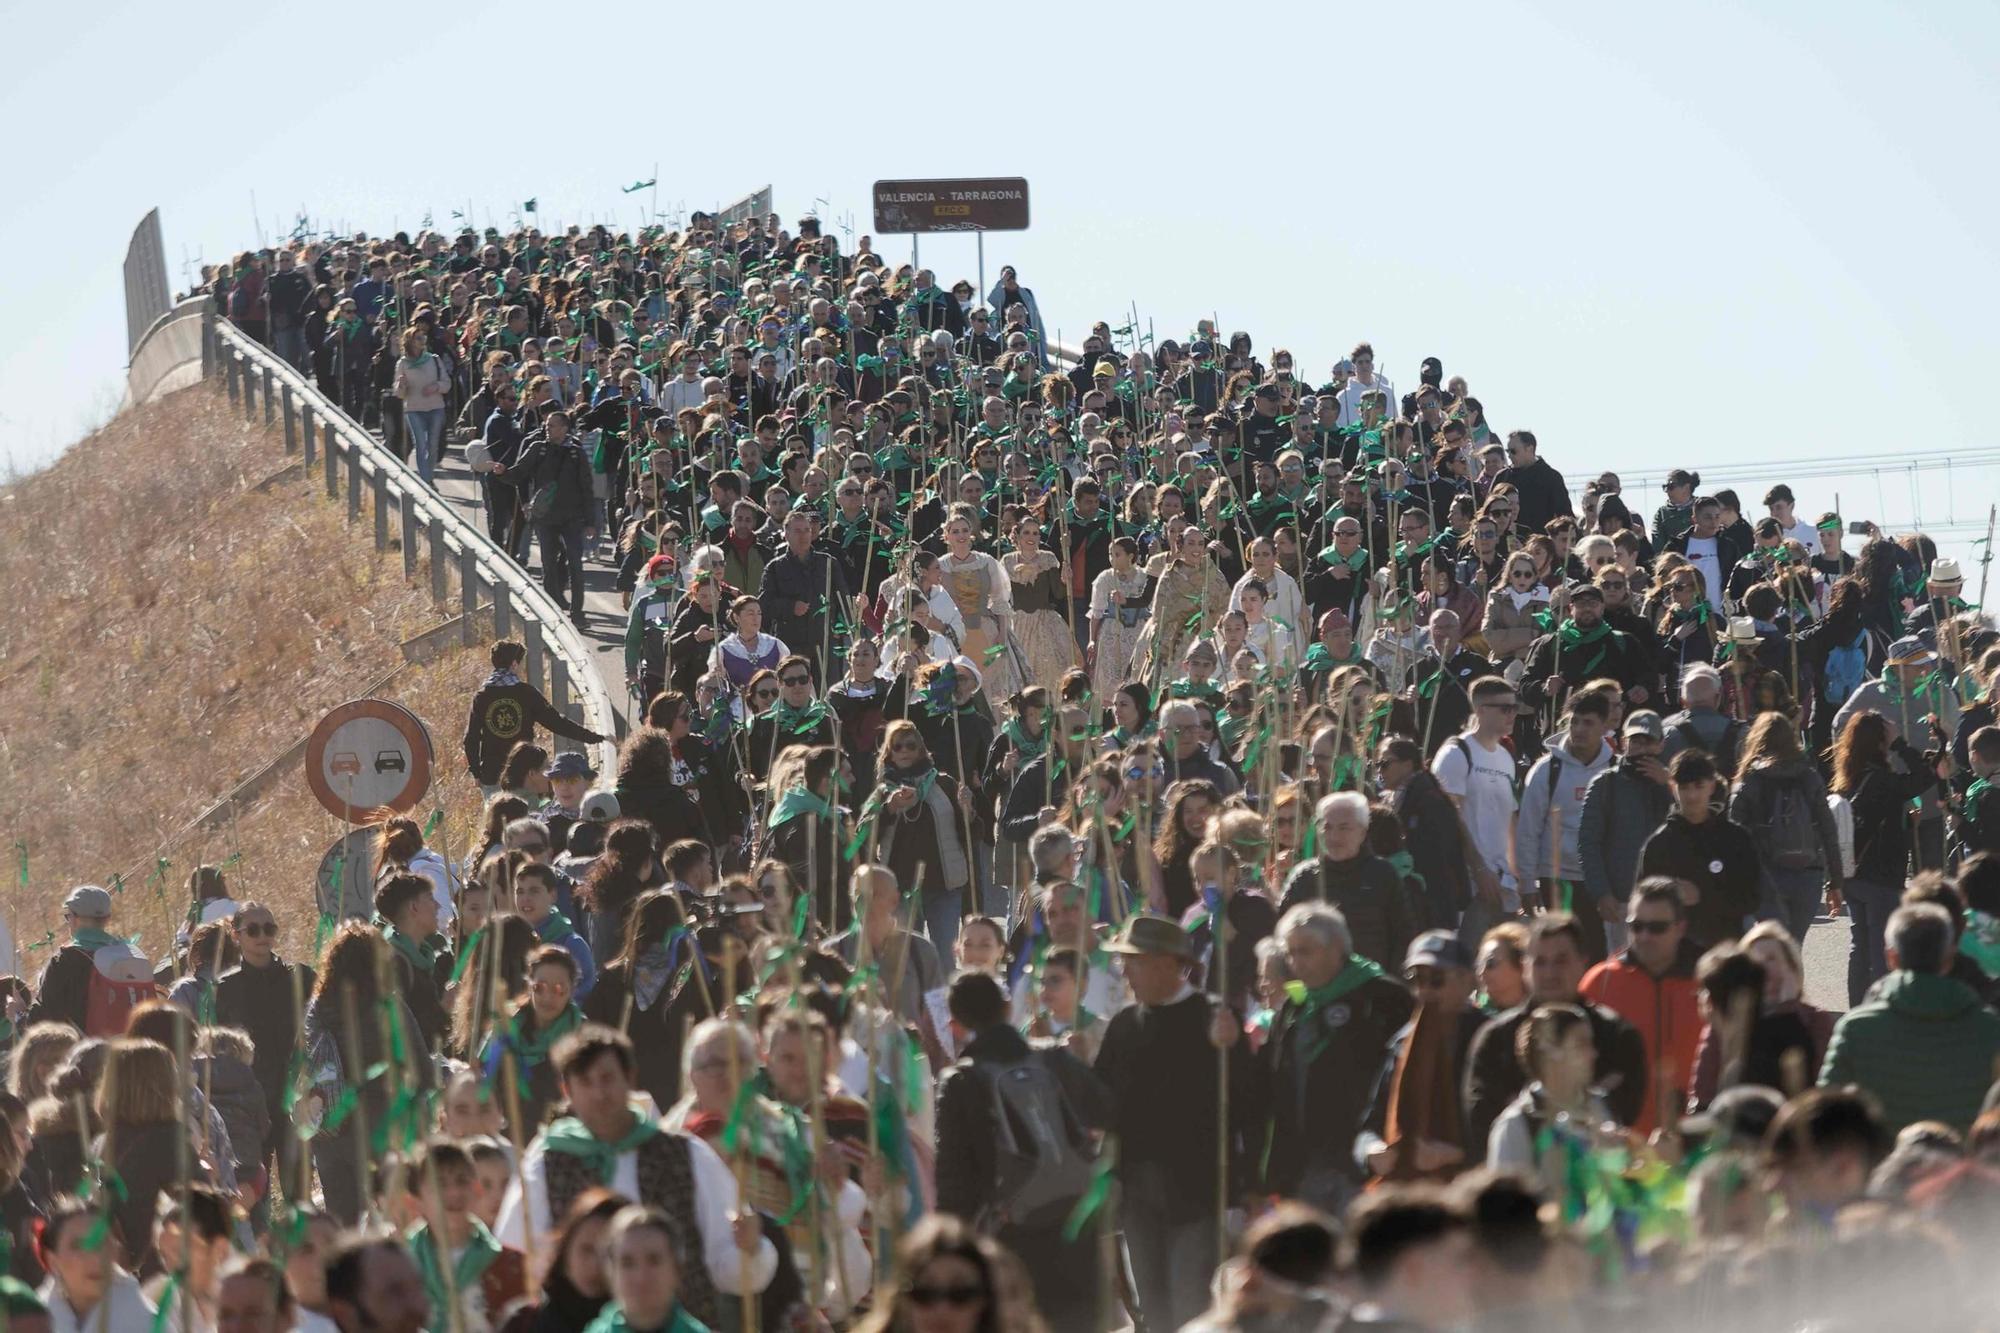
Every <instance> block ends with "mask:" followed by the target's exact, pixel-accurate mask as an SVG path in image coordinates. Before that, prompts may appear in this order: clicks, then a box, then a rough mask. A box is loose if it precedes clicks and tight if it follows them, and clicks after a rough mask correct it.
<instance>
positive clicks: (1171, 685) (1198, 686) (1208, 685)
mask: <svg viewBox="0 0 2000 1333" xmlns="http://www.w3.org/2000/svg"><path fill="white" fill-rule="evenodd" d="M1167 697H1168V698H1169V699H1203V700H1206V701H1207V702H1208V703H1209V705H1210V706H1212V707H1215V708H1220V707H1221V706H1222V687H1221V686H1220V685H1217V684H1216V683H1215V682H1214V681H1212V680H1196V679H1194V678H1193V677H1192V676H1176V677H1175V678H1174V679H1173V680H1170V681H1168V682H1167Z"/></svg>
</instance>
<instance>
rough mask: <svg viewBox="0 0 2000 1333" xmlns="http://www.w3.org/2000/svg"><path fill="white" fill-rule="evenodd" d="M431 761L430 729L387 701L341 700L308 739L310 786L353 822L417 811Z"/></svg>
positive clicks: (428, 782) (428, 781) (427, 784)
mask: <svg viewBox="0 0 2000 1333" xmlns="http://www.w3.org/2000/svg"><path fill="white" fill-rule="evenodd" d="M431 763H432V753H431V736H430V732H429V731H427V730H425V728H424V724H423V723H422V722H421V721H419V720H418V718H417V715H416V714H415V713H412V712H411V711H410V710H409V709H407V708H405V707H403V706H402V705H401V704H394V703H390V702H389V701H388V700H387V699H354V700H350V701H349V702H347V703H344V704H341V705H340V706H339V707H337V708H335V709H333V710H332V711H331V712H329V713H328V714H327V715H326V716H325V717H323V718H321V719H320V720H319V725H318V726H316V727H314V728H313V732H312V735H311V736H309V737H308V738H307V739H306V760H305V764H306V785H307V786H308V787H310V788H311V789H312V794H313V796H314V798H315V799H317V800H318V801H319V803H320V804H321V805H323V806H325V807H326V808H327V809H328V810H330V811H332V812H333V813H334V814H336V815H338V816H340V818H342V819H344V820H346V821H347V822H348V823H350V824H372V823H375V822H377V821H379V820H380V819H382V818H383V817H384V816H385V812H393V813H395V814H402V813H404V812H406V811H409V810H412V809H415V808H416V804H417V802H418V801H421V800H423V798H424V793H425V792H427V791H429V790H430V785H431Z"/></svg>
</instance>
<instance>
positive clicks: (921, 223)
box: [875, 176, 1028, 295]
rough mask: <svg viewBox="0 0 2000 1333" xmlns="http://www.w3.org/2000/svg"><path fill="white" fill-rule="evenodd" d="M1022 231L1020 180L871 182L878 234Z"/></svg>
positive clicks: (1024, 188)
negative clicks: (873, 190) (873, 187)
mask: <svg viewBox="0 0 2000 1333" xmlns="http://www.w3.org/2000/svg"><path fill="white" fill-rule="evenodd" d="M1027 229H1028V182H1027V181H1026V180H1024V179H1023V178H1021V177H1019V176H976V177H964V178H960V179H955V180H922V181H876V182H875V230H876V231H878V232H883V233H886V234H890V235H900V234H903V233H906V232H907V233H909V234H910V235H912V236H915V235H918V234H920V233H923V232H933V231H1026V230H1027ZM981 295H984V293H981Z"/></svg>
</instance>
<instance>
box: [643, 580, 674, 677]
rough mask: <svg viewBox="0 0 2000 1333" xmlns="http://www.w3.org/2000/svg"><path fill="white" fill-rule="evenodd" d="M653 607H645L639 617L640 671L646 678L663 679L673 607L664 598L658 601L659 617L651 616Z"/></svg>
mask: <svg viewBox="0 0 2000 1333" xmlns="http://www.w3.org/2000/svg"><path fill="white" fill-rule="evenodd" d="M654 609H655V608H654V607H652V606H647V607H645V608H644V609H643V610H642V611H641V612H640V615H641V616H642V617H643V619H642V620H641V622H640V645H641V653H640V663H641V666H640V669H641V670H642V671H644V672H645V673H646V674H647V675H648V676H659V677H664V676H665V675H666V674H667V639H668V637H669V635H670V633H671V631H672V629H673V622H674V615H673V613H674V609H675V608H674V606H673V604H672V603H671V602H669V601H668V600H667V599H666V598H665V597H662V598H660V599H659V604H658V608H657V609H658V610H659V612H660V614H659V615H657V616H656V615H654V614H652V613H653V611H654Z"/></svg>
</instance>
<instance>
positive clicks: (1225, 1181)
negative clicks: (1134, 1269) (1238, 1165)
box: [1208, 889, 1234, 1268]
mask: <svg viewBox="0 0 2000 1333" xmlns="http://www.w3.org/2000/svg"><path fill="white" fill-rule="evenodd" d="M1231 892H1232V893H1234V890H1233V889H1232V890H1231ZM1208 938H1209V949H1210V950H1211V952H1213V953H1214V955H1215V1008H1216V1012H1217V1013H1218V1014H1226V1013H1229V1011H1230V1010H1229V900H1228V899H1227V898H1224V897H1222V896H1221V895H1220V894H1217V896H1216V902H1215V912H1214V915H1213V916H1211V917H1210V918H1209V922H1208ZM1227 1262H1229V1047H1227V1046H1218V1047H1216V1048H1215V1263H1216V1266H1217V1267H1218V1268H1219V1267H1221V1266H1222V1265H1223V1264H1225V1263H1227Z"/></svg>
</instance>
